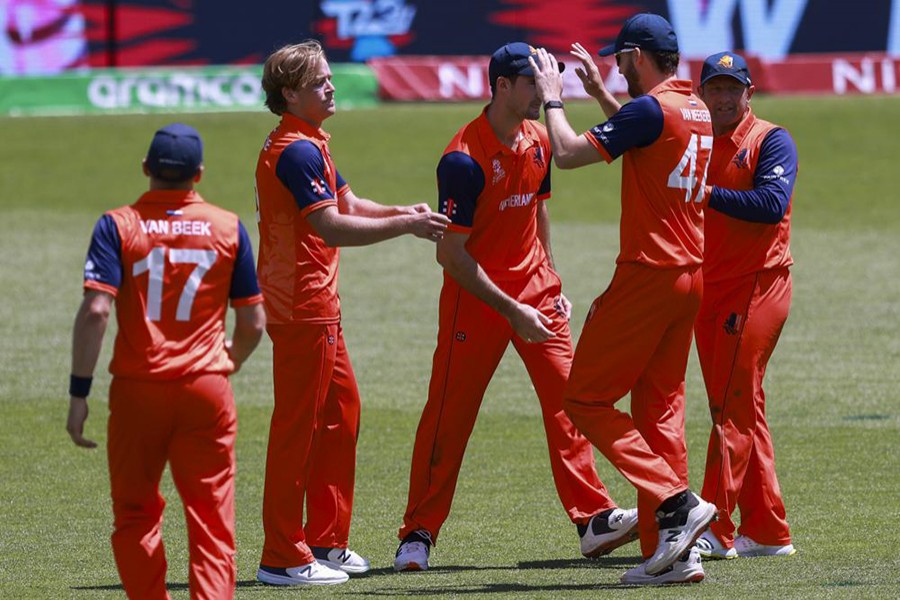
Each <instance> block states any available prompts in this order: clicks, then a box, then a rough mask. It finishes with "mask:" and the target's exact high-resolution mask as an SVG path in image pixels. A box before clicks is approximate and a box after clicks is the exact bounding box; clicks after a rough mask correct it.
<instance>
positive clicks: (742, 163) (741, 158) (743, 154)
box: [731, 148, 749, 169]
mask: <svg viewBox="0 0 900 600" xmlns="http://www.w3.org/2000/svg"><path fill="white" fill-rule="evenodd" d="M731 162H732V163H733V164H734V166H736V167H737V168H738V169H746V168H747V167H748V166H749V164H748V163H747V149H746V148H742V149H741V150H739V151H738V153H737V154H735V155H734V158H733V159H731Z"/></svg>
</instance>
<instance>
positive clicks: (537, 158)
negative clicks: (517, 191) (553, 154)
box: [534, 146, 544, 169]
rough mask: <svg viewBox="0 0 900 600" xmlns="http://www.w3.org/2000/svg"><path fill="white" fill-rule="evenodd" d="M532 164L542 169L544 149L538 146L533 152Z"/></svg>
mask: <svg viewBox="0 0 900 600" xmlns="http://www.w3.org/2000/svg"><path fill="white" fill-rule="evenodd" d="M534 162H535V164H536V165H537V166H538V167H540V168H541V169H543V168H544V149H543V148H541V147H540V146H538V147H537V148H536V149H535V151H534Z"/></svg>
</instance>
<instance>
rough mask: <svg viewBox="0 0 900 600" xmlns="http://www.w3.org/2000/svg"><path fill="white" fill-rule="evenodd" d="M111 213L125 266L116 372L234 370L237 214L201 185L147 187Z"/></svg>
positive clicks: (152, 374) (159, 374)
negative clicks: (229, 328) (230, 353)
mask: <svg viewBox="0 0 900 600" xmlns="http://www.w3.org/2000/svg"><path fill="white" fill-rule="evenodd" d="M107 215H109V216H110V217H111V218H112V219H113V220H114V222H115V226H116V229H117V231H118V237H119V240H120V244H121V256H120V259H121V267H122V274H121V275H122V278H121V285H120V287H119V289H118V293H117V296H116V315H117V320H118V326H119V332H118V335H117V337H116V343H115V349H114V352H113V360H112V363H111V364H110V372H112V373H113V374H114V375H116V376H121V377H129V378H139V379H145V378H152V379H170V378H176V377H182V376H185V375H190V374H195V373H215V372H222V373H224V372H228V371H229V369H230V363H229V360H228V357H227V354H226V353H225V346H224V343H225V312H226V309H227V306H228V298H229V292H230V289H231V285H232V276H233V273H234V263H235V259H236V257H237V254H238V249H239V224H238V218H237V216H236V215H235V214H233V213H231V212H228V211H226V210H224V209H221V208H219V207H216V206H213V205H211V204H208V203H206V202H204V201H203V199H202V198H201V197H200V196H199V195H198V194H196V192H188V191H174V190H173V191H151V192H148V193H146V194H144V195H143V196H142V197H141V198H140V199H139V200H138V202H136V203H135V204H132V205H130V206H124V207H121V208H118V209H115V210H113V211H110V212H108V213H107Z"/></svg>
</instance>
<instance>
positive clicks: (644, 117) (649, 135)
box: [590, 96, 663, 159]
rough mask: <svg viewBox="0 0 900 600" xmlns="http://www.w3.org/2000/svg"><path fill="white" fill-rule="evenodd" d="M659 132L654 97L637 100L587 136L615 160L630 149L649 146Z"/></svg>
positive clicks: (660, 118) (659, 118) (660, 122)
mask: <svg viewBox="0 0 900 600" xmlns="http://www.w3.org/2000/svg"><path fill="white" fill-rule="evenodd" d="M662 130H663V111H662V107H660V105H659V101H658V100H657V99H656V98H654V97H653V96H638V97H637V98H635V99H634V100H632V101H631V102H629V103H628V104H626V105H624V106H623V107H622V108H620V109H619V112H617V113H616V114H614V115H613V116H612V118H611V119H610V120H609V121H607V122H606V123H602V124H600V125H597V126H595V127H592V128H591V131H590V133H591V135H593V136H594V139H596V140H597V141H598V142H599V143H600V145H602V146H603V147H604V148H606V151H607V152H609V155H610V156H611V157H613V158H614V159H615V158H619V157H620V156H622V155H623V154H625V152H626V151H627V150H630V149H631V148H643V147H644V146H649V145H650V144H652V143H653V142H655V141H656V140H657V138H658V137H659V135H660V134H661V133H662Z"/></svg>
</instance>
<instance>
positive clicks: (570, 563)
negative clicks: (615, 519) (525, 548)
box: [70, 556, 640, 596]
mask: <svg viewBox="0 0 900 600" xmlns="http://www.w3.org/2000/svg"><path fill="white" fill-rule="evenodd" d="M639 562H640V560H639V559H638V557H635V556H631V557H623V558H617V557H609V556H605V557H603V558H600V559H596V560H586V559H583V558H581V559H577V558H571V559H557V560H541V561H525V562H520V563H519V564H517V565H502V566H500V565H485V566H474V565H447V566H436V567H432V568H430V569H429V570H428V573H429V574H435V575H439V574H442V573H467V572H471V573H483V572H489V571H523V570H533V569H541V570H555V569H599V568H607V569H616V568H618V569H628V568H631V567H633V566H634V565H636V564H638V563H639ZM386 576H389V577H397V578H402V579H403V580H404V581H405V582H406V583H409V578H410V577H425V578H427V577H428V574H426V573H402V574H401V573H395V572H394V569H393V568H391V567H385V568H381V569H372V570H370V571H369V572H367V573H362V574H359V575H353V580H354V581H356V580H362V579H370V578H379V577H386ZM398 581H399V580H398ZM382 583H383V581H382ZM236 586H237V587H238V588H241V589H247V588H257V587H258V588H271V587H279V586H271V585H268V584H265V583H261V582H259V581H257V580H255V579H245V580H243V581H238V582H237V584H236ZM166 587H167V588H168V589H169V590H186V589H188V584H187V583H167V584H166ZM620 588H622V589H630V588H631V586H626V585H619V584H605V585H600V584H590V583H586V584H579V585H558V584H557V585H526V584H520V583H485V584H471V585H465V584H461V585H458V586H452V585H451V586H447V585H445V586H437V587H435V586H428V587H427V588H422V589H417V590H410V589H397V588H393V587H392V588H391V589H385V590H368V591H360V592H349V594H351V595H363V596H428V595H430V594H443V593H453V594H484V593H509V592H539V591H560V592H562V591H567V590H568V591H578V590H593V589H620ZM70 589H72V590H77V591H124V588H123V587H122V584H115V585H84V586H73V587H71V588H70Z"/></svg>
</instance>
